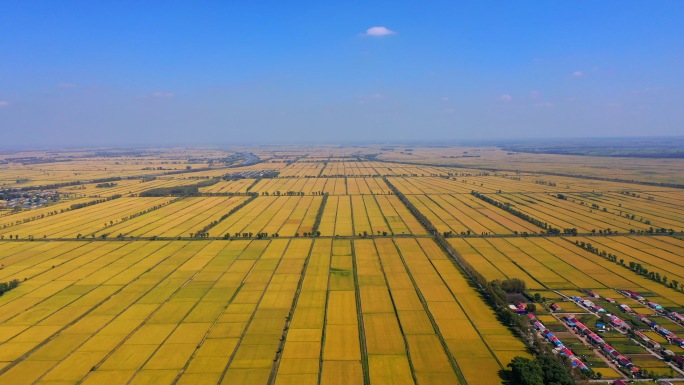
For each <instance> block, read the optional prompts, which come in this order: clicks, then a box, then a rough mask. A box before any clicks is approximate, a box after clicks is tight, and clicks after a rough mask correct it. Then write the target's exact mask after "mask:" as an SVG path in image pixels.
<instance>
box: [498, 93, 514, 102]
mask: <svg viewBox="0 0 684 385" xmlns="http://www.w3.org/2000/svg"><path fill="white" fill-rule="evenodd" d="M499 100H500V101H502V102H510V101H511V100H513V97H512V96H511V95H508V94H505V95H501V96H499Z"/></svg>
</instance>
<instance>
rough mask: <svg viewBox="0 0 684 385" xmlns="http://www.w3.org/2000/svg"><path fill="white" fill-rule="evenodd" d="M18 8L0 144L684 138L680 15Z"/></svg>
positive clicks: (678, 8) (547, 9)
mask: <svg viewBox="0 0 684 385" xmlns="http://www.w3.org/2000/svg"><path fill="white" fill-rule="evenodd" d="M487 5H489V6H485V3H481V2H480V3H477V4H470V3H468V4H458V3H454V2H437V3H429V4H427V5H419V4H414V3H410V2H395V3H392V4H391V6H388V5H387V3H340V4H320V3H317V2H305V3H304V2H302V3H297V4H285V3H276V4H271V5H265V4H261V5H259V4H242V3H240V4H217V3H209V4H205V5H204V6H203V7H198V6H196V5H190V4H187V3H180V2H171V3H164V4H163V5H151V4H138V3H134V2H117V3H115V4H101V3H92V4H87V3H84V4H75V3H74V4H72V3H59V4H58V3H50V2H33V3H25V2H13V3H8V4H5V5H4V7H3V12H2V13H1V14H0V23H2V25H3V26H4V31H5V33H4V36H3V37H2V38H0V52H3V59H4V60H2V61H0V134H1V135H2V140H1V143H0V147H2V148H9V147H17V148H23V147H77V146H110V147H122V146H178V145H181V146H191V145H228V144H236V145H258V144H276V143H282V144H326V143H344V144H360V143H408V142H423V143H430V142H444V143H458V142H463V141H466V142H467V141H497V140H498V141H505V140H518V139H533V138H534V139H537V138H539V139H553V138H587V137H604V138H611V137H642V136H644V137H646V136H648V137H670V136H680V135H682V122H683V121H684V109H682V108H681V101H682V100H684V81H683V79H682V74H681V68H684V47H683V46H682V44H681V42H682V41H684V39H683V38H684V25H682V23H681V20H682V19H684V5H683V4H682V3H680V2H675V1H663V2H658V3H643V2H617V1H609V2H603V3H600V4H590V3H563V4H551V3H548V4H539V3H537V2H516V3H498V2H491V3H487Z"/></svg>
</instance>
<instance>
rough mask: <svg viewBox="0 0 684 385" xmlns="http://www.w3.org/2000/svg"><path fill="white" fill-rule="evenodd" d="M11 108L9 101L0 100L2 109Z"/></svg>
mask: <svg viewBox="0 0 684 385" xmlns="http://www.w3.org/2000/svg"><path fill="white" fill-rule="evenodd" d="M7 107H9V102H8V101H7V100H0V108H7Z"/></svg>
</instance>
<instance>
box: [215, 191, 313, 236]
mask: <svg viewBox="0 0 684 385" xmlns="http://www.w3.org/2000/svg"><path fill="white" fill-rule="evenodd" d="M322 200H323V197H321V196H280V197H272V196H268V197H259V198H257V199H255V200H253V201H252V202H250V203H249V204H248V205H247V206H245V207H243V208H242V209H241V210H239V211H238V212H236V213H234V214H233V215H231V216H229V217H228V218H226V219H225V220H223V221H221V222H219V223H218V224H217V225H216V226H215V227H214V228H212V230H211V231H212V233H214V234H216V236H223V235H224V234H230V235H231V236H234V235H235V234H238V236H242V234H244V233H247V234H249V233H252V234H253V235H256V234H258V233H262V232H263V233H268V234H276V233H277V234H279V235H282V236H294V235H295V234H301V235H303V234H304V233H305V232H311V231H312V228H313V224H314V221H315V219H316V215H317V213H318V209H319V207H320V205H321V202H322Z"/></svg>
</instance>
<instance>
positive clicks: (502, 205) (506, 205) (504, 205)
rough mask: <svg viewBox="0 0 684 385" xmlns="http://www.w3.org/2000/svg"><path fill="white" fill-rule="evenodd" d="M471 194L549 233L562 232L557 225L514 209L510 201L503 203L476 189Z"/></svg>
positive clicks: (556, 233)
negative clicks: (551, 224)
mask: <svg viewBox="0 0 684 385" xmlns="http://www.w3.org/2000/svg"><path fill="white" fill-rule="evenodd" d="M470 194H472V195H473V196H475V197H477V198H480V199H481V200H483V201H485V202H487V203H489V204H491V205H493V206H496V207H498V208H500V209H502V210H504V211H507V212H509V213H511V214H513V215H515V216H516V217H518V218H520V219H523V220H525V221H527V222H530V223H531V224H533V225H535V226H537V227H541V228H542V229H544V230H546V232H547V233H548V234H554V235H558V234H560V233H561V230H560V229H557V228H555V227H553V226H549V224H548V223H546V222H544V221H541V220H539V219H537V218H534V217H532V216H530V215H528V214H525V213H523V212H522V211H520V210H516V209H514V208H513V207H511V205H510V203H508V202H506V203H501V202H499V201H496V200H494V199H492V198H490V197H488V196H486V195H484V194H481V193H479V192H477V191H475V190H473V191H471V192H470Z"/></svg>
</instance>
